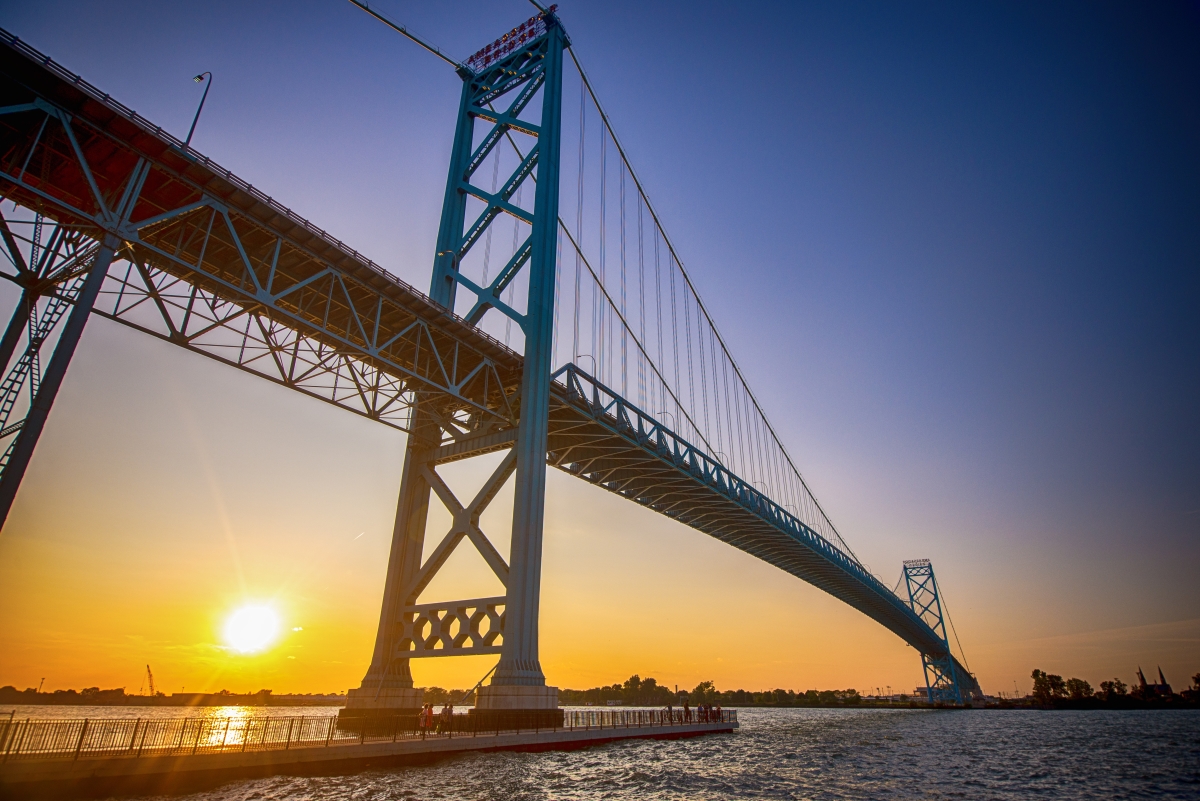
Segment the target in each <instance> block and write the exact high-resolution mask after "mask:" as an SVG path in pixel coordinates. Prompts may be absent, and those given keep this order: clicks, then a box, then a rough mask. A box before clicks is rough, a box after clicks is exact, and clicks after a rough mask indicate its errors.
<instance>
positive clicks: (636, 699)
mask: <svg viewBox="0 0 1200 801" xmlns="http://www.w3.org/2000/svg"><path fill="white" fill-rule="evenodd" d="M682 699H686V700H687V702H688V703H689V704H691V705H693V706H694V705H696V704H713V705H717V704H719V705H721V706H724V707H746V706H846V705H854V704H858V703H861V701H862V697H861V696H860V695H859V694H858V691H857V690H808V691H807V692H796V691H795V690H782V689H777V690H760V691H748V690H718V689H717V686H716V684H715V683H714V682H711V681H702V682H700V683H699V684H697V685H696V686H695V687H694V688H692V689H691V690H688V691H687V692H685V693H681V695H680V696H676V695H675V692H674V690H672V689H671V688H670V687H666V686H664V685H661V684H659V683H658V681H657V680H656V679H654V678H653V677H647V678H644V679H643V678H642V677H641V676H639V675H637V674H634V675H633V676H630V677H629V678H628V679H626V680H625V681H624V683H619V684H610V685H607V686H604V687H593V688H592V689H590V690H570V689H564V690H559V692H558V700H559V703H560V704H562V705H564V706H584V705H587V704H593V705H595V706H605V705H607V704H608V702H609V701H619V702H620V703H621V705H622V706H666V705H667V704H674V705H676V706H678V705H679V704H680V703H681V700H682Z"/></svg>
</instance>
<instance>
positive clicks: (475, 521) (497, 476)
mask: <svg viewBox="0 0 1200 801" xmlns="http://www.w3.org/2000/svg"><path fill="white" fill-rule="evenodd" d="M516 466H517V456H516V453H515V452H514V451H512V450H509V452H508V453H507V454H506V455H505V457H504V460H503V461H502V462H500V465H499V466H498V467H497V468H496V470H495V471H494V472H493V473H492V475H491V476H490V477H489V478H488V480H487V481H485V482H484V484H483V486H482V487H481V488H480V489H479V492H477V493H476V494H475V497H474V498H473V499H472V500H471V502H470V503H469V504H467V505H466V506H463V505H462V503H461V502H459V500H458V498H456V497H455V495H454V493H453V492H452V491H451V490H450V488H449V487H448V486H446V482H445V481H443V480H442V477H441V476H440V475H438V474H437V471H436V470H434V465H433V464H431V463H429V462H426V463H425V464H423V465H421V477H422V478H424V479H425V481H426V482H428V484H429V487H430V488H431V489H432V490H433V491H434V492H435V493H437V496H438V498H439V499H440V500H441V502H442V503H443V504H444V505H445V507H446V509H447V510H448V511H449V512H450V514H451V515H452V516H453V518H454V522H453V523H452V524H451V526H450V530H449V531H448V532H446V536H444V537H443V538H442V541H441V542H440V543H438V546H437V548H435V549H434V551H433V553H432V554H430V556H429V558H428V559H427V560H425V564H423V565H421V569H420V570H419V571H418V572H417V575H416V576H415V577H414V578H413V580H412V582H411V583H410V584H409V585H408V587H407V588H405V592H404V598H405V605H406V606H413V605H414V604H416V602H417V597H418V596H420V594H421V592H422V591H423V590H424V589H425V588H426V587H427V586H429V582H430V581H432V580H433V577H434V576H436V575H437V573H438V571H439V570H440V569H441V568H442V565H444V564H445V563H446V560H447V559H449V558H450V554H452V553H454V549H455V548H457V547H458V544H459V543H460V542H462V540H463V538H464V537H466V538H467V539H469V540H471V543H472V544H473V545H474V546H475V548H476V549H477V550H478V551H479V554H480V556H482V557H483V559H484V561H485V562H487V563H488V567H490V568H491V569H492V572H493V573H495V574H496V578H498V579H500V583H501V584H503V585H504V586H505V587H507V586H508V564H507V563H506V562H505V561H504V558H503V557H502V556H500V553H499V551H497V550H496V548H495V546H494V545H492V543H491V541H490V540H489V539H488V538H487V536H485V535H484V533H483V530H482V529H480V528H479V517H480V515H482V514H483V512H484V510H485V509H487V507H488V504H490V503H491V502H492V499H493V498H495V497H496V493H498V492H499V491H500V488H501V487H502V486H504V482H505V481H507V480H508V477H509V476H510V475H512V473H513V470H515V469H516Z"/></svg>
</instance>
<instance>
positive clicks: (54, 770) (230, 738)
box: [0, 710, 738, 798]
mask: <svg viewBox="0 0 1200 801" xmlns="http://www.w3.org/2000/svg"><path fill="white" fill-rule="evenodd" d="M439 721H440V722H441V725H440V726H438V727H436V728H435V729H434V730H433V731H422V730H420V729H419V728H417V726H416V716H415V715H407V716H396V717H391V718H384V719H376V720H372V721H370V722H369V723H366V724H364V722H363V721H361V720H360V721H355V722H354V724H353V725H350V724H348V723H347V722H343V723H341V724H340V725H339V723H338V719H337V718H336V717H243V718H182V719H167V720H112V719H103V720H97V719H91V720H10V721H6V722H5V723H4V724H0V797H5V798H27V797H30V796H34V795H72V796H74V795H92V794H94V795H104V794H111V793H131V792H166V791H175V790H180V789H185V788H189V787H200V786H211V785H215V784H219V783H221V782H224V781H228V780H231V779H238V778H249V777H255V776H267V775H272V774H276V773H292V774H303V773H336V772H341V771H351V770H359V769H363V768H368V767H382V766H387V765H397V764H405V763H412V762H422V761H429V760H431V759H436V758H438V757H440V756H443V755H449V754H453V753H460V752H464V751H494V750H551V749H565V748H579V747H583V746H587V745H592V744H596V743H603V742H608V741H612V740H622V739H630V738H664V739H666V738H680V737H695V736H700V735H704V734H714V733H718V732H730V731H733V730H734V729H736V728H737V726H738V722H737V713H736V711H733V710H726V711H723V712H721V713H719V714H717V713H712V714H710V715H709V716H708V719H705V720H701V719H700V716H699V715H698V714H697V713H696V712H694V711H693V712H692V713H691V714H690V715H689V716H687V717H686V719H685V716H684V715H683V713H682V712H680V711H678V710H676V711H674V712H672V713H668V712H667V711H666V710H564V712H563V722H562V725H555V726H551V727H544V726H533V727H531V728H524V729H516V728H513V729H504V730H494V729H489V730H482V729H480V728H479V727H478V726H477V725H476V722H475V720H474V716H471V715H454V716H453V717H452V719H445V718H436V717H435V724H437V723H438V722H439Z"/></svg>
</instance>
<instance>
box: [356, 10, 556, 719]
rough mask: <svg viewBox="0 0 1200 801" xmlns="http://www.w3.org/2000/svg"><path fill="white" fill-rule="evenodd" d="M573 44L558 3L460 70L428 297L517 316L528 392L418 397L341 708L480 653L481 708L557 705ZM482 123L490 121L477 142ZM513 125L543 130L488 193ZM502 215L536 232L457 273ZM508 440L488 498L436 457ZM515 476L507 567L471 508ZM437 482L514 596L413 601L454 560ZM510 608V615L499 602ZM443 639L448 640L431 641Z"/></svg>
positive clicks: (398, 704) (474, 313)
mask: <svg viewBox="0 0 1200 801" xmlns="http://www.w3.org/2000/svg"><path fill="white" fill-rule="evenodd" d="M568 46H569V40H568V38H567V36H566V32H565V31H564V30H563V28H562V25H561V23H560V22H559V21H558V19H557V17H555V15H554V13H553V8H551V9H550V10H549V11H546V12H542V13H539V14H538V15H536V16H534V17H533V18H531V19H530V20H528V21H527V22H526V23H524V24H523V25H521V26H518V27H517V28H515V29H514V30H513V31H511V32H510V33H509V34H507V35H506V36H504V37H503V38H501V39H499V40H497V41H496V42H495V43H493V44H492V45H490V46H489V47H486V48H484V49H483V50H481V51H480V52H479V53H477V54H476V55H475V56H472V57H471V59H469V60H468V61H467V64H466V65H465V66H464V67H462V68H460V69H459V74H460V76H461V77H462V79H463V90H462V96H461V99H460V103H459V114H458V123H457V126H456V129H455V134H454V144H453V147H452V150H451V157H450V167H449V175H448V178H447V182H446V193H445V199H444V203H443V206H442V216H441V223H440V227H439V231H438V239H437V249H436V255H435V257H434V265H433V276H432V279H431V283H430V297H431V298H432V299H433V300H434V301H435V302H436V303H438V304H440V305H441V306H443V307H444V308H447V309H449V310H452V311H453V310H454V309H455V303H456V301H457V300H458V299H459V292H460V290H462V291H465V292H468V293H470V294H471V295H473V296H474V297H473V298H472V299H471V304H470V310H469V311H468V312H467V314H466V319H467V320H468V322H470V323H471V324H473V325H478V324H479V323H480V322H481V320H482V319H483V318H484V316H485V315H486V314H488V313H489V312H493V311H494V312H496V313H499V314H501V315H504V316H507V317H508V318H509V319H510V320H512V321H514V322H516V323H517V325H518V326H519V327H520V329H521V332H522V334H523V335H524V341H525V344H524V363H523V367H522V374H521V381H520V388H519V390H518V392H517V398H518V399H519V403H518V404H517V408H518V409H519V411H518V412H517V413H516V415H515V417H514V419H512V420H511V421H509V423H508V424H507V425H504V424H495V423H490V422H484V421H480V420H470V419H456V420H446V419H444V418H436V417H435V416H434V415H432V414H431V413H430V412H429V411H427V410H423V409H422V406H421V404H420V402H419V401H418V402H417V403H416V404H415V411H414V413H413V424H412V428H411V432H410V435H409V440H408V446H407V451H406V454H405V460H404V470H403V473H402V476H401V488H400V498H399V501H398V503H397V514H396V523H395V527H394V530H393V538H392V550H391V554H390V557H389V564H388V573H387V581H386V585H385V590H384V601H383V608H382V610H381V613H380V621H379V629H378V633H377V635H376V643H375V650H374V653H373V656H372V662H371V666H370V668H369V669H368V671H367V674H366V676H365V677H364V679H363V683H362V686H361V687H359V688H357V689H354V690H351V691H350V694H349V697H348V699H347V708H346V710H345V711H344V712H343V714H347V713H348V714H350V715H360V714H370V713H372V712H375V711H380V712H382V711H386V710H389V709H390V710H395V709H401V708H415V707H418V706H419V705H420V702H421V699H420V695H419V691H417V690H415V689H414V686H413V679H412V673H411V667H410V660H411V659H413V658H416V657H421V656H453V655H469V654H480V653H499V655H500V661H499V664H498V665H497V667H496V669H495V672H494V675H493V676H492V680H491V684H490V685H487V686H483V687H481V688H480V689H479V695H478V700H477V702H476V709H477V710H478V711H480V712H483V713H484V714H503V713H505V712H515V711H519V712H522V713H528V712H530V711H537V712H541V713H544V714H545V715H547V716H552V715H555V714H558V713H557V711H556V710H557V707H558V691H557V688H554V687H548V686H546V679H545V675H544V674H543V672H542V668H541V663H540V661H539V658H538V614H539V607H540V593H541V565H542V538H543V526H544V514H545V498H546V457H547V442H548V433H549V423H550V384H551V368H552V366H553V365H552V358H553V353H552V349H553V325H554V284H555V272H556V269H557V263H556V259H557V243H558V239H557V237H558V229H557V226H558V194H559V157H560V149H561V147H560V140H561V127H562V70H563V50H564V49H565V48H566V47H568ZM538 92H540V93H541V114H540V120H539V122H538V123H537V124H534V123H533V122H530V121H527V120H525V119H523V118H522V117H521V116H520V115H521V112H522V111H523V110H525V109H526V107H527V106H529V105H530V103H531V102H532V101H533V100H534V98H535V97H536V95H537V94H538ZM477 120H483V121H486V122H490V123H491V124H492V125H491V128H490V129H488V130H487V131H486V132H485V134H484V136H483V137H482V139H480V140H479V141H478V143H477V142H476V135H475V134H476V131H475V125H476V121H477ZM513 130H516V131H519V132H521V133H522V134H526V135H529V136H532V137H534V138H535V139H536V143H535V144H534V145H533V146H532V147H531V148H529V150H528V151H527V152H524V153H522V152H520V149H517V148H516V144H515V142H513V143H512V144H513V146H514V149H517V152H518V159H517V160H518V162H519V163H518V165H517V167H516V168H515V169H514V170H513V171H512V173H511V174H510V175H509V176H508V177H507V178H506V179H504V181H503V183H502V184H500V186H499V188H498V189H494V190H492V191H487V190H485V189H483V188H481V187H480V185H479V184H480V182H479V181H477V180H474V176H475V173H476V171H477V170H478V169H479V167H480V166H481V165H482V164H483V163H485V161H487V159H488V157H489V156H492V157H498V154H496V153H495V150H496V148H497V147H502V146H504V140H505V139H510V140H511V133H510V132H511V131H513ZM526 182H535V183H536V188H535V191H534V202H533V212H532V213H530V212H528V211H527V210H526V209H524V208H522V207H521V206H520V205H519V204H518V203H516V202H515V200H514V197H517V196H518V193H519V192H520V189H521V187H522V186H523V185H525V184H526ZM471 197H474V198H476V199H477V200H479V201H482V203H483V207H484V208H483V211H482V212H481V213H480V214H479V216H478V217H477V218H476V219H474V220H473V221H468V219H467V209H468V199H469V198H471ZM502 216H509V217H514V218H516V219H517V220H518V221H519V222H522V223H525V224H528V226H529V229H530V230H529V235H528V237H527V238H526V239H525V240H524V242H522V243H520V245H519V246H518V247H517V248H516V250H515V252H514V254H513V256H512V258H511V259H510V260H509V262H508V263H507V264H506V265H505V266H504V267H503V268H502V269H501V270H500V271H499V272H498V273H497V274H496V276H495V278H494V280H492V281H491V282H490V283H489V282H481V283H476V282H475V281H473V280H471V278H469V277H468V276H467V275H466V274H464V273H463V272H462V270H461V269H460V268H461V267H462V266H463V259H464V257H465V256H466V255H467V253H468V252H469V251H470V250H471V248H472V247H473V246H474V245H475V244H477V243H478V242H479V241H480V240H481V239H482V238H483V236H484V234H485V233H486V231H487V230H488V228H489V227H490V226H491V225H492V224H493V223H494V222H495V221H496V220H497V219H499V218H500V217H502ZM523 269H524V270H527V277H528V281H527V286H528V289H527V295H526V298H525V301H526V302H525V304H524V306H525V311H524V312H520V311H518V310H517V309H516V308H514V305H516V306H519V305H520V304H514V305H509V304H507V303H505V302H503V301H502V300H501V293H502V292H503V291H504V290H505V289H506V288H508V287H509V286H511V285H512V282H513V279H514V277H515V276H516V275H517V273H518V272H519V271H521V270H523ZM484 283H486V285H484ZM503 448H510V449H511V451H510V453H509V454H508V456H507V457H506V458H505V460H504V462H503V463H502V464H501V465H500V467H499V468H498V469H497V472H496V473H494V474H493V476H492V479H490V480H489V482H488V485H486V487H488V488H489V490H488V493H485V494H486V495H487V497H484V498H477V499H476V501H475V502H473V503H472V504H470V505H469V506H467V507H465V508H464V507H462V505H461V504H459V503H458V502H457V500H456V499H455V498H454V497H453V494H452V493H451V492H450V490H449V488H448V487H446V486H445V485H444V484H442V483H441V479H440V477H439V476H438V475H437V473H436V472H435V471H434V469H433V468H434V467H435V466H436V465H437V464H439V463H444V462H446V461H454V460H458V459H463V458H470V457H472V456H476V455H480V454H485V453H491V452H494V451H497V450H500V449H503ZM510 473H515V480H514V498H513V517H512V534H511V545H510V552H509V559H508V564H507V565H506V566H505V565H504V564H503V559H501V558H500V556H499V554H495V553H494V552H493V553H488V548H489V547H490V544H488V543H486V539H481V538H482V533H481V532H479V531H478V529H477V527H475V526H474V524H473V523H472V522H471V521H470V520H469V519H467V518H470V517H471V516H472V515H474V516H475V518H476V519H477V513H478V511H479V510H480V509H481V508H482V506H485V505H486V503H487V502H489V501H490V500H491V496H492V495H494V492H495V490H498V489H499V485H500V484H502V483H503V481H504V479H507V477H508V475H509V474H510ZM431 492H436V493H437V494H438V496H439V498H440V499H441V500H442V501H443V502H444V503H446V505H447V507H448V508H449V510H450V511H451V513H452V515H453V516H455V518H456V524H455V525H456V527H457V528H456V530H452V531H451V532H450V534H449V535H447V539H445V540H443V545H442V546H439V550H440V549H441V548H442V547H453V545H454V543H455V542H457V541H458V540H459V539H461V536H458V534H460V533H465V534H466V535H467V536H468V537H470V538H471V539H472V541H473V542H475V544H476V545H477V547H479V548H480V550H481V553H483V555H484V557H485V559H487V560H488V561H489V563H490V564H493V566H494V567H493V569H496V570H497V571H498V575H500V574H502V573H506V576H505V577H504V580H503V583H504V584H505V595H504V596H503V597H501V598H482V599H474V600H472V601H455V602H450V603H446V604H423V605H419V604H417V603H416V601H417V598H416V595H417V594H419V592H420V590H421V589H423V588H424V586H426V585H427V584H428V583H429V580H430V579H431V578H432V576H433V575H434V574H435V573H436V572H437V570H438V569H439V568H440V567H441V564H442V563H443V562H444V558H442V559H441V560H440V561H439V560H438V559H437V558H435V557H437V556H438V554H435V555H434V556H431V557H430V560H429V561H427V562H426V564H424V565H422V563H421V555H422V550H423V548H424V539H425V528H426V523H427V513H428V508H429V499H430V494H431ZM459 518H463V520H459ZM463 521H465V522H463ZM457 529H461V532H457ZM456 532H457V533H456ZM501 605H503V606H504V612H503V613H500V612H499V611H498V607H499V606H501ZM470 610H474V611H470ZM452 618H457V619H458V620H459V621H462V622H461V626H467V625H468V623H469V624H470V625H469V630H466V631H464V629H463V628H461V626H460V628H459V629H458V634H457V635H456V636H453V637H451V636H450V635H449V634H447V633H446V631H447V629H446V626H447V625H448V624H447V621H450V620H451V619H452ZM485 618H486V619H488V620H491V621H493V625H497V624H498V626H499V628H498V629H496V628H489V630H488V632H487V633H486V635H481V634H480V633H479V632H478V631H477V630H476V628H477V625H478V624H479V623H480V621H482V620H483V619H485ZM424 626H429V627H430V629H431V630H433V629H436V631H433V634H434V635H437V636H432V635H429V634H426V633H424V632H425V629H424V628H422V627H424ZM418 629H419V630H420V632H421V633H418ZM439 632H440V634H439ZM438 637H440V640H441V641H440V643H439V644H437V647H434V641H435V640H437V639H438ZM423 640H424V641H423ZM466 640H469V641H470V643H469V644H468V643H466V642H465V641H466ZM497 640H498V641H499V642H498V644H497Z"/></svg>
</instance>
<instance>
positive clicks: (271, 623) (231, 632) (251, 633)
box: [225, 605, 279, 654]
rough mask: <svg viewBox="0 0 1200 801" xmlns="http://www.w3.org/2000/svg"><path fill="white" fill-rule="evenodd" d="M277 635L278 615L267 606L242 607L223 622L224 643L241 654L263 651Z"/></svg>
mask: <svg viewBox="0 0 1200 801" xmlns="http://www.w3.org/2000/svg"><path fill="white" fill-rule="evenodd" d="M278 635H279V615H277V614H276V613H275V610H274V609H272V608H271V607H269V606H262V605H249V606H243V607H242V608H241V609H238V610H237V611H236V612H234V613H233V614H232V615H230V616H229V620H227V621H226V622H225V642H226V643H227V644H228V645H229V647H230V648H232V649H233V650H235V651H237V652H238V653H242V654H253V653H257V652H259V651H262V650H265V649H266V648H267V647H268V646H270V645H271V643H273V642H274V641H275V638H276V637H277V636H278Z"/></svg>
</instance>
